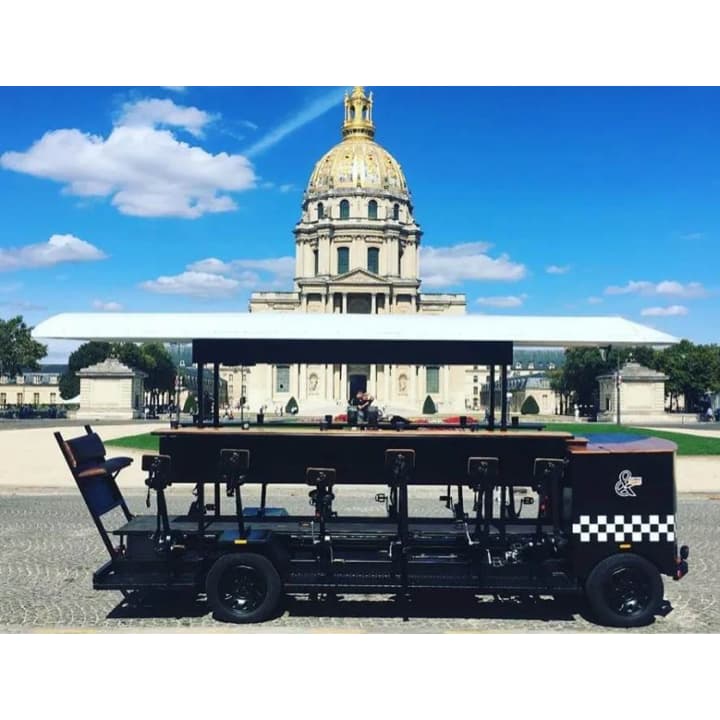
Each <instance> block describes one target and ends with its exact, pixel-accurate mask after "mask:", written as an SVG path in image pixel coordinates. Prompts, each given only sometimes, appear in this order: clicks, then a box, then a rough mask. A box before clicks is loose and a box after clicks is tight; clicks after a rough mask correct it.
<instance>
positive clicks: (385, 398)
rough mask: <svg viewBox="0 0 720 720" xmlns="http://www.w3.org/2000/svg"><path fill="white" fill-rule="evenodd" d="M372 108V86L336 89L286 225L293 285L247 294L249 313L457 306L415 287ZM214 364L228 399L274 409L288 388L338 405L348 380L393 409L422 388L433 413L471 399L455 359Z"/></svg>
mask: <svg viewBox="0 0 720 720" xmlns="http://www.w3.org/2000/svg"><path fill="white" fill-rule="evenodd" d="M372 110H373V100H372V93H371V94H370V95H369V96H368V95H366V94H365V92H364V90H363V89H362V88H359V87H356V88H354V90H353V92H352V93H351V94H349V95H346V97H345V116H344V123H343V129H342V134H343V140H342V142H340V143H339V144H338V145H336V146H335V147H333V148H332V149H331V150H330V151H329V152H327V153H326V154H325V155H324V156H323V157H322V158H321V159H320V160H319V162H318V163H317V164H316V165H315V168H314V170H313V172H312V174H311V176H310V180H309V182H308V186H307V189H306V191H305V194H304V197H303V202H302V209H301V216H300V220H299V222H298V223H297V225H296V226H295V229H294V234H295V281H294V288H293V290H292V291H289V292H255V293H253V294H252V296H251V299H250V312H302V313H342V314H348V315H352V314H357V313H363V314H378V315H380V314H386V313H400V314H402V313H406V314H409V313H412V314H415V313H425V314H432V315H439V314H464V313H465V312H466V300H465V295H464V294H454V293H421V292H420V284H421V280H420V266H419V247H420V243H421V238H422V231H421V229H420V226H419V225H418V224H417V222H416V221H415V217H414V214H413V213H414V209H413V205H412V201H411V195H410V191H409V190H408V186H407V182H406V180H405V176H404V174H403V171H402V168H401V167H400V165H399V163H398V162H397V161H396V160H395V158H393V156H392V155H390V153H389V152H387V150H385V149H384V148H383V147H381V146H380V145H378V144H377V143H376V142H375V141H374V135H375V126H374V123H373V119H372ZM348 322H352V318H348ZM221 372H222V377H223V378H224V379H225V380H227V381H228V398H229V403H230V405H231V406H232V407H235V408H236V407H238V405H239V401H240V399H241V398H242V397H244V398H246V402H247V407H248V408H249V409H250V410H251V411H252V412H256V411H257V410H258V409H259V408H260V407H265V408H266V412H269V413H272V412H274V411H277V412H279V411H281V409H284V408H285V406H286V404H287V402H288V401H289V400H290V398H291V397H294V398H295V400H296V401H297V403H298V405H299V408H300V413H301V414H323V413H326V412H343V411H344V409H345V406H346V405H347V402H348V399H349V398H350V397H352V396H353V395H354V394H355V392H356V391H357V390H358V389H363V390H367V391H368V392H370V393H371V394H372V395H373V396H374V397H375V398H376V404H377V405H378V406H379V407H385V408H386V409H387V410H388V411H391V412H395V413H403V412H405V413H410V414H418V413H420V412H421V411H422V406H423V402H424V400H425V398H426V397H427V396H428V395H430V396H431V397H432V398H433V400H434V402H435V405H436V407H437V409H438V411H439V412H455V411H462V410H465V409H467V408H468V407H469V406H472V403H473V394H472V393H473V382H472V378H473V369H472V368H470V369H468V368H464V367H449V366H435V367H432V366H431V367H424V366H420V365H359V364H358V365H353V364H342V365H339V364H336V365H333V364H316V365H305V364H301V365H290V364H288V365H277V366H270V365H257V366H253V367H251V368H227V367H226V368H223V369H222V371H221ZM475 374H477V373H475ZM475 397H478V396H477V395H476V396H475Z"/></svg>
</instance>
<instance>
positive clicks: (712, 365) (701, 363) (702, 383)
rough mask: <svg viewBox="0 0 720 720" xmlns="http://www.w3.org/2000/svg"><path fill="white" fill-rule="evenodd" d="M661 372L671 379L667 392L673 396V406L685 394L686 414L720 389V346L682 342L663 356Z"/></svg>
mask: <svg viewBox="0 0 720 720" xmlns="http://www.w3.org/2000/svg"><path fill="white" fill-rule="evenodd" d="M658 369H659V370H661V371H662V372H664V373H665V374H666V375H667V376H668V380H667V381H666V383H665V390H666V392H668V393H669V394H670V399H671V403H672V401H673V399H674V400H675V402H677V398H678V396H679V395H683V396H684V398H685V407H684V409H685V410H686V411H693V410H696V409H698V406H699V401H700V399H701V398H702V396H703V395H704V394H705V393H706V392H711V393H712V392H717V391H718V390H720V350H719V349H718V347H717V345H695V344H693V343H691V342H690V341H689V340H682V341H681V342H679V343H678V344H677V345H672V346H670V347H669V348H666V349H665V350H664V351H663V352H662V353H661V354H660V355H659V360H658Z"/></svg>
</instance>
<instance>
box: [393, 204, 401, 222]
mask: <svg viewBox="0 0 720 720" xmlns="http://www.w3.org/2000/svg"><path fill="white" fill-rule="evenodd" d="M399 219H400V206H399V205H398V204H397V203H395V204H394V205H393V220H399Z"/></svg>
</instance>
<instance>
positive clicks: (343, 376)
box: [338, 296, 348, 402]
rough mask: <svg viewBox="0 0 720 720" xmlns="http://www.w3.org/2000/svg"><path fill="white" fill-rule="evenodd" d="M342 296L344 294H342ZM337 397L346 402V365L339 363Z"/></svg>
mask: <svg viewBox="0 0 720 720" xmlns="http://www.w3.org/2000/svg"><path fill="white" fill-rule="evenodd" d="M343 297H344V296H343ZM339 391H340V392H339V395H340V396H339V398H338V400H342V399H343V398H344V399H345V401H346V402H347V399H348V398H347V397H346V395H347V365H340V388H339Z"/></svg>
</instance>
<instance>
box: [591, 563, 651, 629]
mask: <svg viewBox="0 0 720 720" xmlns="http://www.w3.org/2000/svg"><path fill="white" fill-rule="evenodd" d="M585 593H586V595H587V598H588V602H589V603H590V607H591V608H592V610H593V611H594V613H595V615H596V617H597V619H598V621H599V622H600V623H602V624H603V625H611V626H614V627H638V626H640V625H647V624H648V623H650V622H652V621H653V619H654V617H655V613H656V612H657V611H658V609H659V608H660V604H661V603H662V600H663V581H662V578H661V577H660V573H659V572H658V571H657V568H656V567H655V566H654V565H653V564H652V563H650V562H649V561H648V560H646V559H645V558H643V557H640V556H639V555H633V554H632V553H624V554H620V555H611V556H610V557H608V558H605V559H604V560H602V561H600V562H599V563H598V564H597V565H596V566H595V568H594V569H593V571H592V572H591V573H590V575H589V576H588V579H587V582H586V583H585Z"/></svg>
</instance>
